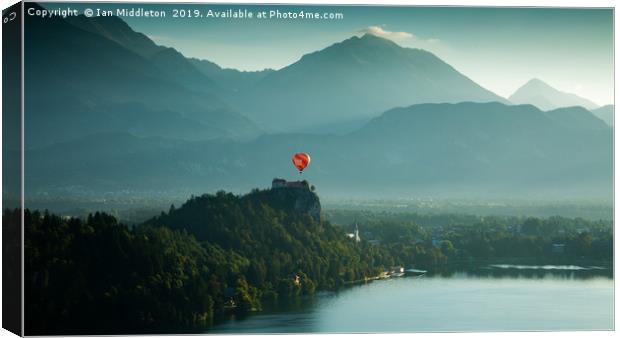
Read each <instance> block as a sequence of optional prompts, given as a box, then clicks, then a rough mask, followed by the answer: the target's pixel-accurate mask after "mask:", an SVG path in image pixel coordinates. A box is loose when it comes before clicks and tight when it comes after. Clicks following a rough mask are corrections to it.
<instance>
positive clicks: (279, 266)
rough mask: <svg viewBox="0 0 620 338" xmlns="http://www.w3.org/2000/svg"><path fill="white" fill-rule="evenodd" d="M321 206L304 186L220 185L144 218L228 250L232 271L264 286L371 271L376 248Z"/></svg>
mask: <svg viewBox="0 0 620 338" xmlns="http://www.w3.org/2000/svg"><path fill="white" fill-rule="evenodd" d="M320 210H321V206H320V201H319V198H318V196H317V195H316V194H315V193H314V192H312V191H311V190H310V189H309V188H280V189H268V190H254V191H252V192H251V193H250V194H247V195H244V196H236V195H233V194H231V193H225V192H218V193H217V194H215V195H203V196H200V197H193V198H191V199H190V200H188V201H187V202H186V203H185V204H183V205H182V206H181V207H180V208H178V209H176V208H174V207H171V210H170V211H169V212H168V213H163V214H162V215H161V216H159V217H156V218H154V219H152V220H149V221H147V222H146V223H145V224H146V225H150V226H165V227H168V228H171V229H175V230H182V231H186V232H187V233H189V234H191V235H193V236H195V237H196V239H197V240H198V241H199V242H200V243H201V244H203V245H204V246H205V247H206V248H207V249H215V250H224V251H226V252H232V253H233V254H234V255H235V256H236V257H238V258H239V260H238V261H237V264H239V266H234V267H231V270H232V271H239V272H240V273H241V274H242V275H243V276H245V278H246V279H247V281H248V282H249V283H250V285H252V286H256V287H258V288H259V291H261V292H263V293H264V292H268V293H277V294H280V295H281V294H283V293H285V294H291V293H299V292H300V291H301V292H313V291H314V289H315V288H316V287H318V288H322V289H332V288H335V287H337V286H339V285H342V284H343V282H344V281H349V280H355V279H359V278H362V277H364V276H371V275H376V274H377V273H378V272H379V270H380V265H381V264H380V263H381V262H379V260H376V259H375V258H376V257H373V255H375V254H377V252H376V250H374V249H373V250H370V248H368V247H366V246H365V244H356V243H355V242H353V241H352V240H350V239H348V238H347V237H346V236H345V233H344V232H343V230H342V229H340V228H337V227H335V226H333V225H332V224H330V223H329V222H327V221H323V220H321V219H320ZM295 276H300V277H301V284H300V285H301V287H302V288H301V289H300V290H294V289H291V288H292V287H293V286H294V284H291V283H292V281H293V279H294V277H295ZM230 277H231V278H232V277H234V276H230ZM232 281H233V280H230V281H228V282H232Z"/></svg>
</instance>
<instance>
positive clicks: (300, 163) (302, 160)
mask: <svg viewBox="0 0 620 338" xmlns="http://www.w3.org/2000/svg"><path fill="white" fill-rule="evenodd" d="M308 164H310V155H308V154H306V153H297V154H295V155H293V165H294V166H295V167H296V168H297V169H298V170H299V173H300V174H301V172H302V171H304V169H306V167H307V166H308Z"/></svg>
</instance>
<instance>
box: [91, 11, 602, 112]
mask: <svg viewBox="0 0 620 338" xmlns="http://www.w3.org/2000/svg"><path fill="white" fill-rule="evenodd" d="M103 6H112V5H111V4H108V5H101V7H102V8H103ZM162 6H164V5H153V6H150V7H148V5H144V6H143V7H148V8H153V9H156V8H163V7H162ZM165 6H167V7H168V8H201V9H202V10H207V9H213V10H217V11H221V10H225V9H228V8H233V9H238V8H242V9H244V8H245V9H248V10H252V11H253V12H257V11H262V10H265V11H269V10H272V9H280V11H282V12H287V11H291V10H293V11H299V10H302V9H303V10H305V11H316V12H338V13H342V14H343V15H344V19H342V20H288V21H287V20H282V19H280V20H277V19H271V20H260V19H245V20H234V19H208V18H202V19H200V18H192V19H188V18H184V19H182V18H179V19H171V18H166V19H144V18H124V19H125V21H127V22H128V23H129V24H130V26H132V27H133V28H134V29H135V30H137V31H139V32H142V33H145V34H146V35H148V36H149V37H151V38H152V39H153V40H154V41H156V42H157V43H159V44H162V45H166V46H171V47H174V48H176V49H178V50H179V51H180V52H182V53H183V54H185V55H186V56H190V57H197V58H202V59H208V60H211V61H213V62H215V63H217V64H219V65H221V66H223V67H230V68H237V69H242V70H258V69H263V68H275V69H278V68H282V67H284V66H286V65H288V64H291V63H293V62H295V61H297V60H298V59H299V58H300V57H301V56H302V55H303V54H306V53H309V52H313V51H316V50H319V49H322V48H325V47H327V46H329V45H331V44H333V43H335V42H338V41H341V40H344V39H346V38H348V37H350V36H352V35H355V34H361V32H364V31H372V32H374V33H375V34H378V35H382V36H385V37H388V38H390V39H393V40H394V41H395V42H397V43H398V44H400V45H402V46H406V47H418V48H423V49H427V50H429V51H431V52H433V53H435V54H436V55H438V56H439V57H440V58H442V59H443V60H444V61H446V62H448V63H449V64H451V65H452V66H454V67H455V68H456V69H457V70H459V71H461V72H462V73H464V74H465V75H467V76H468V77H470V78H471V79H473V80H474V81H476V82H478V83H479V84H480V85H482V86H483V87H486V88H487V89H490V90H492V91H494V92H496V93H497V94H499V95H501V96H504V97H507V96H509V95H510V94H512V93H513V92H514V91H515V90H516V89H517V88H518V87H519V86H521V85H522V84H524V83H525V82H527V81H528V80H529V79H531V78H534V77H536V78H539V79H541V80H543V81H545V82H547V83H549V84H550V85H552V86H553V87H555V88H557V89H560V90H563V91H568V92H573V93H576V94H578V95H580V96H583V97H585V98H588V99H590V100H592V101H594V102H595V103H597V104H609V103H613V22H612V20H613V12H612V10H610V9H558V8H536V9H531V8H529V9H528V8H459V7H451V8H450V7H375V6H359V7H354V6H347V7H310V6H243V5H236V6H233V7H231V6H229V5H176V4H175V5H165ZM91 7H93V6H92V5H91Z"/></svg>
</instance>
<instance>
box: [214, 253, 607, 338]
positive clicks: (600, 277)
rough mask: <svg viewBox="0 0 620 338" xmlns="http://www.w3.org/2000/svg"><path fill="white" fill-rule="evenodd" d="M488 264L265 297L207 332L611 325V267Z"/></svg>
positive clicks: (585, 327) (596, 327)
mask: <svg viewBox="0 0 620 338" xmlns="http://www.w3.org/2000/svg"><path fill="white" fill-rule="evenodd" d="M487 269H488V270H486V271H485V270H481V271H478V272H476V273H471V272H470V273H463V272H462V273H451V274H449V275H444V276H441V275H434V276H431V275H426V276H422V277H403V278H394V279H389V280H382V281H375V282H373V283H369V284H365V285H359V286H354V287H351V288H348V289H346V290H344V291H340V292H337V293H333V292H331V293H321V294H317V295H316V296H314V297H307V298H303V299H296V300H294V301H288V302H286V303H280V304H267V305H266V306H265V311H263V312H261V313H258V314H254V315H249V316H246V317H238V316H230V317H228V318H226V319H223V320H221V321H220V322H219V323H218V324H216V325H214V326H213V327H212V328H210V329H209V330H208V333H291V332H421V331H521V330H611V329H613V305H614V304H613V292H614V290H613V279H612V278H611V271H609V270H607V271H605V270H604V269H603V270H601V269H599V268H587V267H586V268H585V269H584V268H582V267H575V266H560V267H558V266H536V267H531V268H530V267H528V266H521V265H519V266H510V265H501V266H489V267H488V268H487ZM597 270H598V271H597Z"/></svg>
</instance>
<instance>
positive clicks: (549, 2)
mask: <svg viewBox="0 0 620 338" xmlns="http://www.w3.org/2000/svg"><path fill="white" fill-rule="evenodd" d="M16 2H17V1H13V0H0V4H1V7H2V8H6V7H9V6H10V5H12V4H14V3H16ZM40 2H61V1H40ZM62 2H92V3H97V2H100V1H75V0H65V1H62ZM105 2H127V1H105ZM131 2H136V3H223V4H226V3H239V4H265V3H269V4H317V5H381V6H474V7H590V8H592V7H603V8H614V46H616V45H617V41H618V27H617V26H616V25H615V7H616V4H615V2H614V1H612V0H589V1H584V0H561V1H558V0H462V1H456V0H451V1H450V0H448V1H446V0H415V1H394V0H391V1H380V0H374V1H369V0H357V1H356V0H336V1H329V0H308V1H300V0H286V1H282V0H267V1H260V0H237V1H222V0H210V1H174V0H172V1H170V0H169V1H162V0H154V1H153V0H151V1H139V0H138V1H131ZM0 26H1V25H0ZM1 31H2V29H1V28H0V33H1ZM1 51H2V50H1V46H0V52H1ZM22 51H23V45H22ZM614 52H615V48H614ZM617 62H618V55H617V54H615V53H614V105H615V97H616V96H617V94H618V91H619V88H618V86H617V84H616V82H615V74H616V68H615V64H617ZM22 71H23V69H22ZM0 76H1V71H0ZM22 77H23V73H22ZM1 89H2V84H1V83H0V91H1ZM22 100H23V95H22ZM1 103H2V99H1V98H0V105H1ZM22 104H23V102H22ZM22 107H23V106H22ZM22 118H23V114H22ZM22 123H23V120H22ZM1 126H2V121H1V119H0V130H1ZM0 134H1V131H0ZM22 138H23V133H22ZM22 142H23V140H22ZM617 142H618V141H617V139H616V138H615V133H614V220H615V219H616V213H617V210H618V204H619V202H618V200H616V199H615V191H617V189H616V188H617V184H618V182H617V181H616V180H615V177H616V176H617V174H618V167H617V166H616V165H615V164H616V162H615V159H616V157H615V150H616V149H618V143H617ZM22 144H23V143H22ZM1 145H2V140H1V138H0V147H1ZM22 160H23V156H22ZM1 163H2V159H1V158H0V165H1ZM22 164H23V163H22ZM1 184H2V178H1V176H0V185H1ZM22 184H23V181H22ZM22 191H23V186H22ZM22 231H23V229H22ZM1 238H2V234H1V232H0V241H1ZM616 238H617V234H616V233H615V232H614V277H615V271H617V269H618V268H619V267H620V265H619V264H618V259H617V255H616V253H617V251H616V250H615V243H617V241H616ZM22 247H23V246H22ZM22 255H23V252H22ZM22 259H23V257H22ZM22 262H23V260H22ZM0 264H1V263H0ZM22 269H23V266H22ZM22 271H23V270H22ZM0 274H1V270H0ZM1 286H2V282H1V280H0V290H1ZM614 290H615V287H614ZM614 297H615V303H617V300H618V294H617V293H616V292H614ZM22 300H23V293H22ZM1 314H2V309H1V308H0V318H1ZM614 314H615V311H614ZM22 320H23V316H22ZM619 322H620V321H619V318H618V316H615V320H614V323H615V328H618V327H620V326H618V323H619ZM22 325H23V324H22ZM378 335H381V336H383V335H390V336H398V337H404V336H412V337H420V338H426V337H435V338H441V337H449V338H450V337H469V338H473V337H489V338H490V337H504V338H513V337H522V336H525V337H562V338H564V337H582V336H586V335H587V336H588V337H593V338H597V337H609V336H615V335H616V332H613V331H611V332H609V331H580V332H508V333H497V332H476V333H409V334H378ZM209 336H218V335H209ZM266 336H267V337H276V336H279V335H227V336H226V337H231V338H232V337H243V338H245V337H266ZM300 336H308V337H311V336H313V337H314V336H327V335H325V334H305V335H300ZM361 336H363V335H362V334H338V337H343V338H344V337H346V338H350V337H361ZM0 337H15V335H13V334H12V333H10V332H9V331H6V330H4V329H0ZM73 337H79V336H73ZM141 337H162V336H148V335H142V336H141ZM166 337H187V335H173V336H172V335H171V336H166Z"/></svg>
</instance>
